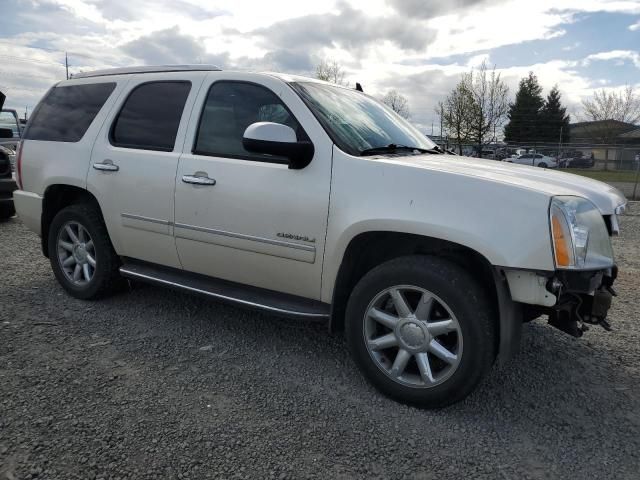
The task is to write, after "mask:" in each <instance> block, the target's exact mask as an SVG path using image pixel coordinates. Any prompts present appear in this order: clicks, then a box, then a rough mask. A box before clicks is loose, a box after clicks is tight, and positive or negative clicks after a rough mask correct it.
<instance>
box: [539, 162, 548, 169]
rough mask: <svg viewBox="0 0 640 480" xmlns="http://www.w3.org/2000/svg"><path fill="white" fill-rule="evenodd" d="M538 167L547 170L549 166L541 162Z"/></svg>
mask: <svg viewBox="0 0 640 480" xmlns="http://www.w3.org/2000/svg"><path fill="white" fill-rule="evenodd" d="M538 166H539V167H540V168H547V164H546V163H544V162H540V163H539V164H538Z"/></svg>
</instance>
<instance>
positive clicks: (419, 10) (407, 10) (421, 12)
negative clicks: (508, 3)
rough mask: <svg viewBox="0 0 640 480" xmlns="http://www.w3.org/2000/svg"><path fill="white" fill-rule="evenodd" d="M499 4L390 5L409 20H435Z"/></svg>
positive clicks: (416, 1)
mask: <svg viewBox="0 0 640 480" xmlns="http://www.w3.org/2000/svg"><path fill="white" fill-rule="evenodd" d="M492 3H499V1H498V0H448V1H444V2H442V1H434V2H425V1H424V0H389V4H390V5H391V6H392V7H393V8H394V9H395V10H397V11H398V12H399V13H401V14H402V15H405V16H407V17H409V18H434V17H438V16H440V15H444V14H446V13H450V12H452V11H456V10H466V11H470V10H471V9H473V8H474V7H480V6H486V5H490V4H492Z"/></svg>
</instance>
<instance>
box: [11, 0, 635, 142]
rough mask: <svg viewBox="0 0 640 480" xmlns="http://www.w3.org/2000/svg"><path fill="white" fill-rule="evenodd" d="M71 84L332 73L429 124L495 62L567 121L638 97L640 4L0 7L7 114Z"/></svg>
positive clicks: (31, 3) (35, 3)
mask: <svg viewBox="0 0 640 480" xmlns="http://www.w3.org/2000/svg"><path fill="white" fill-rule="evenodd" d="M65 52H67V55H68V62H69V71H70V73H74V72H79V71H88V70H94V69H98V68H108V67H120V66H129V65H153V64H175V63H181V64H184V63H211V64H215V65H218V66H220V67H222V68H223V69H225V70H254V71H277V72H286V73H293V74H300V75H307V76H313V75H314V72H315V67H316V65H317V64H318V63H319V62H320V61H322V60H323V59H330V60H335V61H336V62H338V63H339V64H340V65H341V66H342V68H343V69H344V71H345V80H346V81H347V82H349V83H350V84H352V85H354V84H355V82H360V83H361V84H362V86H363V87H364V89H365V91H366V92H367V93H369V94H372V95H374V96H378V97H382V96H383V95H384V94H385V93H387V92H388V91H389V90H392V89H395V90H397V91H398V92H399V93H401V94H402V95H404V96H405V97H407V98H408V100H409V106H410V109H411V121H412V122H413V123H415V124H416V125H418V126H419V127H420V128H421V129H422V130H423V131H424V132H425V133H431V132H432V125H433V132H434V133H435V134H437V133H438V131H439V120H438V116H437V115H436V113H435V106H436V105H437V103H438V101H441V100H443V99H444V98H445V97H446V95H447V94H448V93H449V92H450V90H451V89H452V88H453V87H454V86H455V84H456V83H457V82H458V81H459V79H460V76H461V74H462V73H463V72H468V71H470V70H471V69H473V68H476V67H477V66H478V65H479V64H480V63H481V62H482V61H487V62H488V64H490V65H491V66H495V68H496V69H497V70H498V71H499V72H500V74H501V75H502V78H503V79H504V80H505V81H506V82H507V84H508V85H509V87H510V93H511V96H512V97H513V95H515V91H516V89H517V85H518V81H519V80H520V78H521V77H523V76H525V75H527V74H528V72H529V71H533V72H534V73H535V74H536V75H537V76H538V78H539V80H540V83H541V85H542V86H543V88H544V93H545V94H546V93H547V92H548V91H549V90H550V89H551V88H552V87H553V86H554V85H556V84H557V85H558V87H559V89H560V92H561V93H562V96H563V100H564V102H565V103H566V104H567V106H568V110H569V112H570V113H571V115H572V120H574V121H577V120H580V119H581V116H582V109H581V100H582V99H584V98H588V97H590V96H591V95H592V94H593V92H594V91H595V90H597V89H602V88H604V89H620V88H622V87H624V86H625V85H626V84H632V85H637V86H638V88H640V0H611V1H609V0H553V1H547V0H448V1H435V0H434V1H431V0H337V1H331V0H321V1H320V0H315V1H306V0H269V1H266V0H209V1H199V0H0V90H1V91H2V92H4V93H5V94H6V95H7V100H6V104H5V108H7V107H11V108H16V109H17V110H18V111H19V112H20V114H21V115H23V114H24V112H25V109H26V110H27V111H29V112H30V111H31V110H32V109H33V107H34V106H35V105H36V104H37V102H38V101H39V99H40V98H41V97H42V95H43V94H44V93H46V91H47V89H48V88H49V87H50V86H51V85H53V84H54V83H56V82H57V81H60V80H63V79H64V78H65V67H64V63H65Z"/></svg>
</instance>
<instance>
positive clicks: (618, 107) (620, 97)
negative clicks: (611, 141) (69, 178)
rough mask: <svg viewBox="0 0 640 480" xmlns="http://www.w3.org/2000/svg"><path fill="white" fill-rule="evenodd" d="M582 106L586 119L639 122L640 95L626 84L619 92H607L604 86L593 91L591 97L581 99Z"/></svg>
mask: <svg viewBox="0 0 640 480" xmlns="http://www.w3.org/2000/svg"><path fill="white" fill-rule="evenodd" d="M582 107H583V110H584V116H585V117H586V119H587V120H591V121H598V120H618V121H620V122H626V123H638V122H640V97H639V96H638V95H637V94H636V91H635V88H634V87H632V86H631V85H627V86H626V87H625V89H624V90H623V91H621V92H615V91H609V92H607V90H605V89H604V88H603V89H602V90H600V91H595V92H594V94H593V98H592V99H585V100H582Z"/></svg>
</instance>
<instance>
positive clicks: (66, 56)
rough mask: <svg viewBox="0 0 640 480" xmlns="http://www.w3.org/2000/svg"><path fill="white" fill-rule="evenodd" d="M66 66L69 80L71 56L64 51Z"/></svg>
mask: <svg viewBox="0 0 640 480" xmlns="http://www.w3.org/2000/svg"><path fill="white" fill-rule="evenodd" d="M64 68H65V69H66V70H67V80H69V56H68V55H67V52H64Z"/></svg>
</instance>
